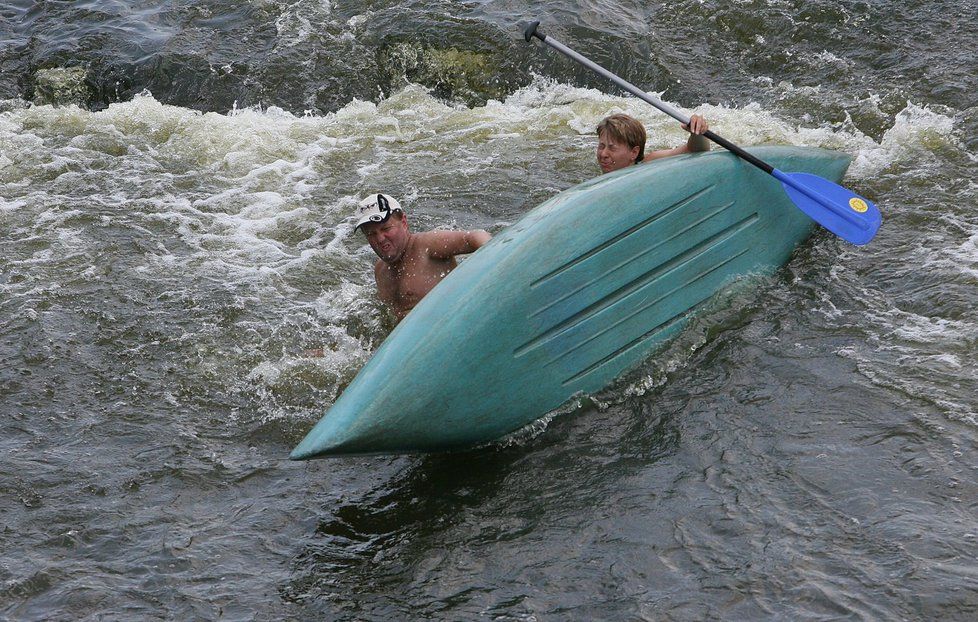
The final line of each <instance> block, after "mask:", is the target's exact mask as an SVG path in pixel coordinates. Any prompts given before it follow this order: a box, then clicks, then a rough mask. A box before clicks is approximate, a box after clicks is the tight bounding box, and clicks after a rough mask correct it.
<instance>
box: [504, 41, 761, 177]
mask: <svg viewBox="0 0 978 622" xmlns="http://www.w3.org/2000/svg"><path fill="white" fill-rule="evenodd" d="M539 25H540V22H530V23H529V24H527V25H526V28H525V29H524V30H523V38H525V39H526V42H527V43H529V42H530V40H531V39H533V37H536V38H537V39H539V40H541V41H543V42H544V43H546V44H547V45H549V46H550V47H552V48H553V49H555V50H557V51H558V52H560V53H561V54H563V55H564V56H566V57H568V58H570V59H572V60H575V61H577V62H578V63H580V64H582V65H584V66H585V67H587V68H588V69H590V70H591V71H593V72H595V73H597V74H599V75H601V76H603V77H605V78H607V79H609V80H611V81H612V82H614V83H615V84H617V85H618V86H620V87H621V88H623V89H625V90H626V91H628V92H629V93H631V94H632V95H634V96H635V97H638V98H639V99H642V100H643V101H645V102H647V103H649V104H651V105H653V106H655V107H656V108H658V109H659V110H661V111H662V112H664V113H666V114H667V115H669V116H670V117H672V118H674V119H676V120H677V121H679V122H680V123H683V124H686V125H688V124H689V117H688V116H686V115H685V114H683V113H682V112H680V111H679V110H677V109H676V108H673V107H672V106H670V105H669V104H666V103H664V102H661V101H659V100H657V99H655V98H654V97H651V96H650V95H649V94H648V93H646V92H645V91H643V90H642V89H640V88H638V87H637V86H635V85H634V84H632V83H631V82H628V81H626V80H623V79H622V78H619V77H618V76H617V75H615V74H613V73H611V72H610V71H608V70H607V69H605V68H604V67H602V66H601V65H598V64H597V63H595V62H593V61H592V60H590V59H589V58H586V57H584V56H581V55H580V54H578V53H577V52H575V51H574V50H572V49H570V48H569V47H567V46H566V45H564V44H563V43H561V42H560V41H557V40H556V39H554V38H553V37H548V36H547V35H545V34H543V33H541V32H538V31H537V27H538V26H539ZM703 137H704V138H708V139H709V140H712V141H713V142H715V143H716V144H718V145H720V146H721V147H723V148H724V149H727V150H728V151H731V152H733V153H734V154H736V155H737V156H738V157H740V158H743V159H744V160H747V161H748V162H750V163H751V164H753V165H754V166H756V167H757V168H759V169H761V170H762V171H764V172H765V173H767V174H769V175H773V174H774V167H773V166H771V165H770V164H768V163H767V162H765V161H763V160H761V159H759V158H756V157H754V156H752V155H751V154H749V153H747V152H746V151H744V150H743V149H741V148H740V147H738V146H737V145H735V144H733V143H732V142H730V141H729V140H727V139H726V138H723V137H722V136H720V135H718V134H715V133H714V132H713V131H712V130H709V131H706V132H704V133H703Z"/></svg>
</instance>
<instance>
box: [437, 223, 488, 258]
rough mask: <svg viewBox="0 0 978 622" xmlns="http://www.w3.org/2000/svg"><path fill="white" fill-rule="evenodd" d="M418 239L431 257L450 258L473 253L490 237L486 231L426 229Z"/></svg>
mask: <svg viewBox="0 0 978 622" xmlns="http://www.w3.org/2000/svg"><path fill="white" fill-rule="evenodd" d="M421 235H423V236H424V239H422V240H420V241H421V242H422V243H423V244H424V248H425V249H426V250H427V251H428V256H429V257H431V258H432V259H451V258H452V257H454V256H455V255H465V254H466V253H474V252H475V251H477V250H478V249H479V248H481V247H482V245H483V244H485V243H486V242H488V241H489V239H490V238H491V237H492V236H490V235H489V234H488V233H487V232H485V231H483V230H481V229H476V230H474V231H428V232H427V233H424V234H421Z"/></svg>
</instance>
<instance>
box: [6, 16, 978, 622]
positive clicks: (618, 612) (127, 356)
mask: <svg viewBox="0 0 978 622" xmlns="http://www.w3.org/2000/svg"><path fill="white" fill-rule="evenodd" d="M531 5H532V7H531ZM974 8H975V7H974V6H973V2H971V1H970V0H969V1H964V0H959V1H949V2H940V3H938V2H889V1H862V2H860V1H849V0H816V1H806V2H802V1H801V0H797V1H796V0H743V1H737V2H713V1H710V0H702V1H701V0H687V1H670V2H656V3H639V2H597V3H584V2H571V1H568V0H553V1H548V2H542V3H518V2H511V1H505V0H503V1H488V0H487V1H472V2H464V3H461V2H445V1H438V2H400V3H394V2H364V1H363V0H357V1H356V2H352V1H351V2H346V1H339V0H338V1H335V2H330V1H328V0H248V1H243V2H230V1H229V0H153V1H149V2H138V3H137V2H123V1H121V0H89V1H84V2H54V1H50V0H49V1H28V0H10V1H8V2H5V3H4V4H3V6H2V7H0V99H2V101H0V232H2V236H0V249H2V252H0V457H2V458H0V618H2V619H9V620H79V619H84V620H101V619H105V620H131V619H173V620H191V619H193V620H198V619H199V620H283V619H287V620H292V619H295V620H305V619H324V620H400V619H437V620H461V619H489V620H588V619H601V620H636V619H649V620H710V619H724V620H748V619H765V620H768V619H770V620H835V619H859V620H972V619H975V618H976V617H978V564H976V561H975V560H976V556H978V516H976V509H978V503H976V493H978V486H976V483H975V482H976V468H978V458H976V456H978V447H976V441H978V398H976V393H978V370H976V366H975V363H974V361H975V358H976V356H978V313H976V310H975V309H976V303H978V293H976V292H978V215H976V214H978V210H976V208H978V184H976V182H975V181H974V179H975V175H976V173H978V170H976V169H978V167H976V162H978V153H976V145H978V143H976V142H975V138H974V136H975V135H976V130H978V108H976V95H975V93H976V90H978V78H976V76H978V74H976V72H975V71H974V62H975V43H974V34H973V33H974V31H975V27H976V21H975V18H974V17H973V14H974ZM529 17H533V18H536V19H542V20H543V21H544V24H545V26H546V27H547V29H548V31H549V32H550V33H552V34H554V35H555V36H558V37H559V38H560V39H561V40H562V41H564V42H565V43H567V44H569V45H572V46H574V47H575V48H577V49H579V50H580V51H581V52H583V53H585V54H587V55H589V56H591V57H593V58H594V59H595V60H597V61H599V62H601V63H604V64H606V65H607V66H609V67H610V68H611V69H613V70H614V71H616V72H619V73H620V74H622V75H623V76H624V77H626V78H628V79H629V80H631V81H633V82H636V83H637V84H640V85H642V86H643V87H644V88H647V89H648V90H650V91H654V92H659V93H662V97H663V98H664V99H666V100H667V101H669V102H672V103H673V104H675V105H678V106H682V107H685V108H686V109H687V110H690V111H696V112H700V113H702V114H705V115H706V116H707V117H708V118H710V120H711V122H712V124H713V127H714V128H715V129H717V130H718V131H719V133H721V134H723V135H725V136H727V137H728V138H730V139H731V140H733V141H734V142H737V143H740V144H744V145H752V144H759V143H765V142H775V143H789V144H799V145H813V146H820V147H826V148H831V149H838V150H841V151H845V152H847V153H849V154H850V155H852V156H853V159H854V160H853V165H852V167H851V169H850V173H849V176H848V177H847V179H846V182H845V183H846V185H848V186H850V187H852V188H854V189H856V190H857V191H859V192H860V193H862V194H865V195H867V196H869V197H871V198H873V199H875V200H876V201H877V203H878V204H879V205H880V207H881V209H882V210H883V213H884V225H883V229H882V230H881V232H880V235H879V236H878V237H877V239H876V240H875V241H874V242H873V243H872V244H871V245H869V246H867V247H862V248H858V249H857V248H854V247H851V246H847V245H846V244H844V243H842V242H840V241H839V240H837V239H835V238H833V237H832V236H830V235H828V234H825V233H819V234H817V235H816V236H815V237H814V238H812V240H811V241H810V242H808V243H806V244H805V245H803V246H802V247H801V248H799V249H798V251H797V252H796V254H795V256H794V257H793V258H792V260H791V262H790V264H789V265H788V266H786V267H785V268H784V269H783V270H781V271H779V272H777V273H776V274H775V275H773V276H771V277H767V278H763V279H751V280H748V281H746V282H743V283H739V284H737V286H736V287H735V288H734V289H733V290H731V291H730V292H728V293H727V294H725V295H724V296H722V297H721V298H720V299H718V300H717V301H716V304H715V305H713V306H712V307H711V309H710V311H709V312H708V313H706V314H705V315H703V316H701V317H700V318H698V319H697V320H696V321H695V322H694V323H693V325H692V326H691V327H690V328H689V329H688V330H686V331H685V332H684V333H683V334H682V335H681V336H680V337H679V338H678V339H677V341H676V342H675V343H673V344H672V345H671V346H670V347H669V348H668V349H667V350H666V351H665V352H662V353H661V354H659V355H658V356H656V357H655V358H653V359H650V360H649V361H647V363H646V364H645V365H643V366H642V367H641V368H640V369H638V370H636V371H635V372H634V373H632V374H630V375H629V376H627V377H625V378H622V379H621V380H620V381H619V382H617V383H616V384H615V385H614V386H612V387H609V388H608V389H606V390H605V391H603V392H601V393H600V394H597V395H593V396H586V397H582V398H581V399H579V400H576V401H574V402H573V403H570V404H568V405H565V406H564V407H563V408H561V409H560V410H559V412H557V413H554V414H552V415H551V416H550V417H548V418H547V420H545V421H543V422H540V423H538V424H536V425H535V426H533V427H532V428H531V429H529V430H526V431H524V432H522V433H521V434H518V435H517V436H515V437H514V438H512V439H508V440H507V441H505V442H501V443H497V444H495V445H492V446H489V447H484V448H481V449H476V450H472V451H467V452H459V453H452V454H443V455H432V456H400V457H397V456H395V457H370V458H346V459H336V460H329V461H316V462H311V463H292V462H289V461H288V460H287V459H286V457H287V455H288V452H289V450H290V449H291V448H292V446H293V445H294V444H295V443H296V442H297V441H298V440H299V439H301V437H302V436H303V435H304V433H305V432H306V431H307V430H308V429H309V428H310V427H311V426H312V424H313V423H314V422H315V421H316V420H317V419H318V418H319V417H320V416H321V415H322V413H323V412H324V410H325V409H326V408H327V407H328V406H329V405H330V404H331V403H332V401H333V400H334V399H335V397H336V395H337V394H338V392H339V391H340V390H341V389H342V387H343V386H345V385H346V383H348V382H349V380H350V379H351V378H352V377H353V376H354V375H355V374H356V372H357V370H358V369H359V368H360V366H362V365H363V363H364V362H365V361H366V360H367V359H368V358H369V356H370V354H371V352H372V351H373V350H374V349H375V348H376V347H377V345H378V344H379V343H380V341H382V340H383V338H384V336H385V335H386V334H387V332H388V331H389V329H390V325H389V324H388V323H387V321H386V320H384V319H382V315H381V314H380V313H379V306H378V304H377V303H376V301H375V300H374V298H373V285H372V280H371V276H370V265H371V263H372V255H371V251H370V250H369V248H368V247H366V246H365V244H364V243H363V241H362V240H361V239H359V238H358V237H357V236H354V235H352V234H351V231H350V228H351V227H350V223H349V219H348V215H349V213H350V210H351V208H352V206H353V205H355V203H356V201H357V200H358V198H359V197H360V196H361V195H362V194H365V193H367V192H369V191H373V190H376V189H377V188H383V189H387V190H388V191H389V192H391V193H392V194H395V195H396V196H398V197H400V198H402V203H404V204H405V205H406V206H407V207H408V209H409V212H410V213H411V215H412V218H413V221H412V222H414V223H415V224H416V225H417V226H418V227H420V228H428V227H435V226H443V227H465V228H471V227H482V228H487V229H489V230H490V231H493V232H498V231H500V230H501V229H503V228H504V227H505V226H506V225H507V224H509V223H511V222H513V221H515V220H516V219H517V218H519V216H520V215H521V214H522V213H524V212H525V211H526V210H528V209H529V208H531V207H532V206H533V205H535V204H537V203H538V202H540V201H542V200H544V199H546V198H547V197H549V196H551V195H552V194H554V193H555V192H558V191H560V190H563V189H565V188H567V187H569V186H571V185H573V184H576V183H578V182H580V181H583V180H584V179H587V178H588V177H591V176H593V175H594V174H596V172H597V168H596V166H595V164H594V163H593V162H592V154H591V146H592V137H591V132H592V128H593V127H594V125H595V123H596V122H597V121H598V120H599V119H600V118H602V117H603V116H605V115H606V114H608V113H610V112H613V111H619V110H625V111H628V112H630V113H632V114H635V115H638V116H640V117H641V118H642V119H643V120H644V121H645V122H646V124H647V126H648V127H649V130H650V136H651V138H650V141H651V143H652V145H653V146H655V147H665V146H671V145H674V144H676V143H678V142H680V141H682V140H683V135H682V133H681V132H680V131H679V130H678V128H677V127H676V124H675V123H674V122H673V121H671V120H669V119H668V118H664V117H663V116H662V115H661V114H659V113H657V112H656V111H654V110H651V109H649V108H648V107H647V106H645V105H644V104H641V103H639V102H635V101H634V100H631V99H628V98H625V97H621V96H620V94H619V93H617V92H615V91H613V90H611V89H609V88H608V87H607V85H605V84H603V83H602V82H601V81H600V80H599V79H597V78H595V77H593V76H590V75H587V74H585V73H583V72H582V71H581V70H580V69H578V68H577V67H575V66H572V65H570V64H569V62H568V61H566V60H565V59H562V58H561V57H558V56H556V55H554V54H553V53H551V52H548V51H546V50H545V49H540V48H539V47H534V46H529V45H527V44H525V43H524V42H523V41H522V38H521V32H520V28H519V26H518V25H517V23H518V22H520V21H521V20H523V19H525V18H529ZM52 103H56V104H58V105H52ZM472 346H473V347H478V344H472ZM310 348H324V350H325V353H326V355H325V356H324V357H321V358H312V357H309V356H307V355H305V354H304V352H305V351H307V350H308V349H310ZM448 364H451V362H448ZM511 399H514V396H510V395H500V396H499V407H500V409H505V408H506V404H507V402H508V401H509V400H511Z"/></svg>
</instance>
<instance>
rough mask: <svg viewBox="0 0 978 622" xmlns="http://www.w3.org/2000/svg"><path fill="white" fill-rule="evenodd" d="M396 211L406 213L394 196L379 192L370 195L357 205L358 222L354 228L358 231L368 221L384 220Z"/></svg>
mask: <svg viewBox="0 0 978 622" xmlns="http://www.w3.org/2000/svg"><path fill="white" fill-rule="evenodd" d="M394 212H401V213H402V214H403V213H404V209H403V208H401V204H400V203H398V202H397V199H395V198H394V197H391V196H387V195H385V194H380V193H379V192H378V193H377V194H371V195H368V196H367V198H366V199H364V200H362V201H360V205H358V206H357V224H356V226H355V227H353V230H354V231H356V230H357V229H359V228H360V225H364V224H366V223H368V222H384V221H385V220H387V219H388V218H390V217H391V214H393V213H394Z"/></svg>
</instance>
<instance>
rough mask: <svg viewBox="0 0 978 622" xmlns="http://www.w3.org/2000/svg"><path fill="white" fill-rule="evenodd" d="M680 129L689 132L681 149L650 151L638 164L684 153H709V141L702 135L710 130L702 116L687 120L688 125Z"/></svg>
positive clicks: (694, 116)
mask: <svg viewBox="0 0 978 622" xmlns="http://www.w3.org/2000/svg"><path fill="white" fill-rule="evenodd" d="M681 126H682V128H683V129H684V130H686V131H687V132H689V139H688V140H687V141H686V144H685V145H683V146H681V147H675V148H673V149H659V150H658V151H650V152H648V153H646V154H645V157H644V158H643V159H642V162H640V164H644V163H645V162H651V161H652V160H658V159H659V158H668V157H669V156H675V155H682V154H684V153H695V152H697V151H709V150H710V141H709V139H707V138H704V137H703V134H704V133H705V132H706V131H707V130H709V129H710V126H709V124H708V123H707V122H706V119H704V118H703V117H702V116H700V115H698V114H694V115H693V116H691V117H690V118H689V125H686V124H685V123H683V124H682V125H681Z"/></svg>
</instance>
